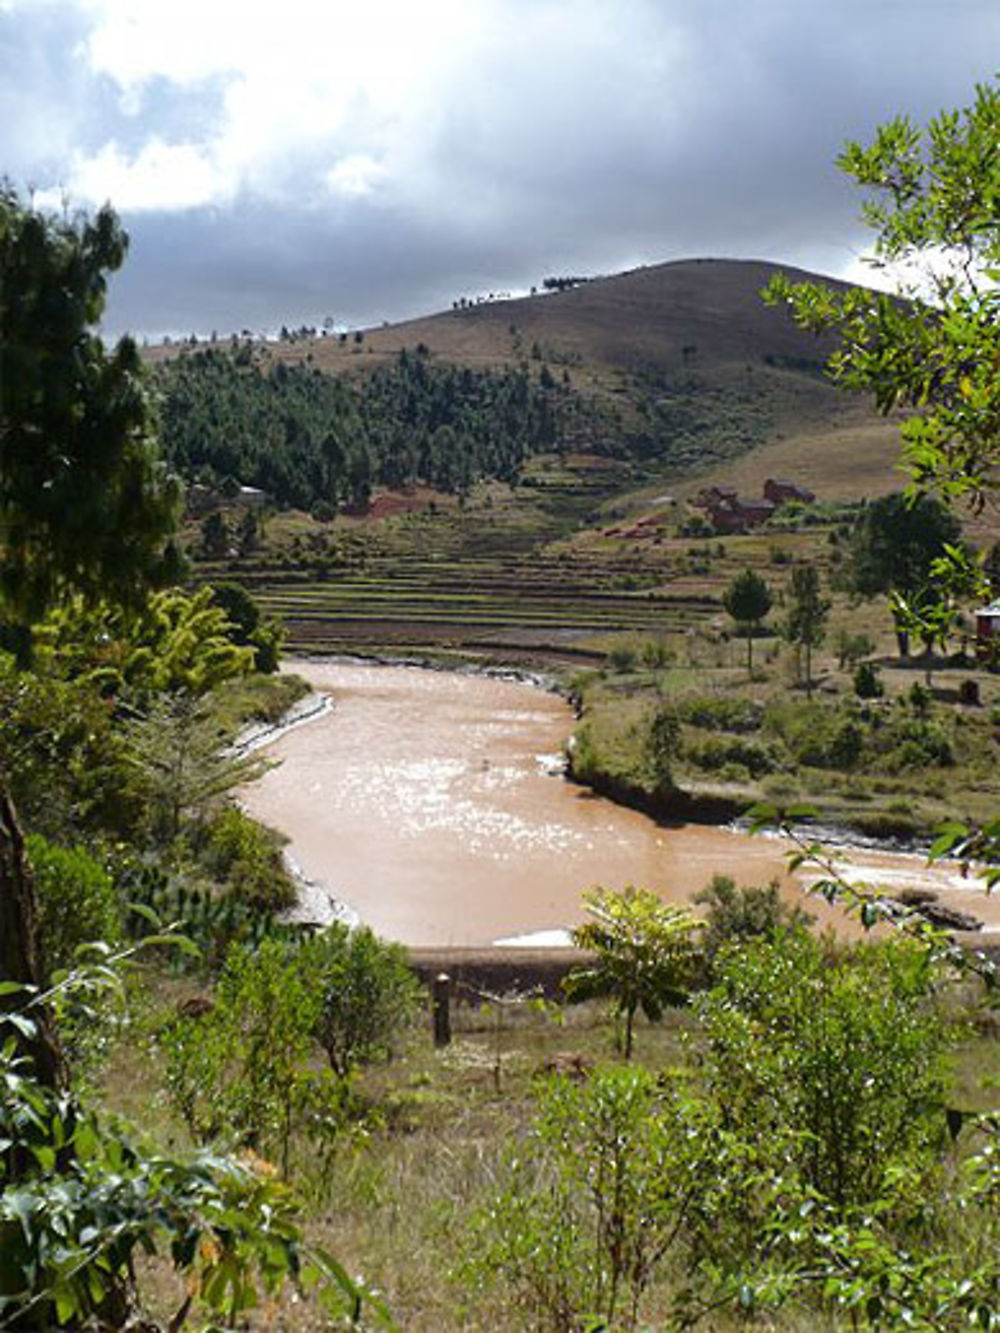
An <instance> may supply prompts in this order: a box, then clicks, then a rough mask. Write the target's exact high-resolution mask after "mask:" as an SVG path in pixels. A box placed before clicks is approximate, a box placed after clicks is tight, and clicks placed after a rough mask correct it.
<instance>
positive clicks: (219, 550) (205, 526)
mask: <svg viewBox="0 0 1000 1333" xmlns="http://www.w3.org/2000/svg"><path fill="white" fill-rule="evenodd" d="M229 542H230V532H229V523H228V521H227V520H226V516H225V514H223V513H222V512H221V510H218V509H216V510H215V511H214V512H213V513H211V514H208V515H206V517H205V518H203V519H202V521H201V549H202V553H203V554H204V555H205V556H207V557H208V559H209V560H219V559H221V558H222V557H223V556H224V555H226V554H227V552H228V551H229Z"/></svg>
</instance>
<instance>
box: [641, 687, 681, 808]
mask: <svg viewBox="0 0 1000 1333" xmlns="http://www.w3.org/2000/svg"><path fill="white" fill-rule="evenodd" d="M680 743H681V727H680V722H679V721H678V718H677V712H676V710H675V709H674V707H673V705H672V704H661V705H660V707H659V708H657V709H656V710H655V711H654V712H653V713H652V715H651V716H650V717H649V719H648V721H647V723H646V735H645V739H644V742H643V758H644V760H645V764H646V770H647V773H648V776H649V779H650V781H651V782H652V783H653V785H654V787H655V788H656V789H657V790H658V791H667V790H669V789H670V788H671V787H672V786H673V775H672V770H673V762H674V759H675V758H676V757H677V754H678V752H679V750H680Z"/></svg>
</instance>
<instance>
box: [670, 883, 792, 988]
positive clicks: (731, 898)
mask: <svg viewBox="0 0 1000 1333" xmlns="http://www.w3.org/2000/svg"><path fill="white" fill-rule="evenodd" d="M694 902H696V903H697V904H698V906H699V907H700V908H701V909H702V911H701V915H702V918H703V924H702V929H701V934H700V944H701V948H702V950H703V952H704V954H705V959H706V962H707V964H708V968H709V973H711V970H712V965H713V963H714V960H715V958H716V956H717V954H718V953H719V952H720V950H721V949H722V948H723V947H724V946H725V945H727V944H731V943H733V942H734V941H745V940H751V939H756V938H758V937H763V938H764V939H774V938H775V937H776V936H777V935H778V934H779V933H780V932H782V931H785V930H804V929H807V928H808V927H809V926H811V925H812V923H813V922H814V921H815V919H816V918H815V917H813V916H811V915H810V914H809V913H808V912H806V911H805V910H804V909H803V908H801V907H799V906H798V904H797V903H796V904H792V905H789V904H788V903H786V902H784V901H783V899H782V897H781V892H780V890H779V888H778V883H777V880H772V881H771V883H770V884H768V885H766V886H759V887H758V886H754V885H746V886H744V887H742V888H737V887H736V883H735V881H734V880H732V879H730V877H729V876H728V875H713V876H712V878H711V880H710V882H709V883H708V884H707V885H706V886H705V888H703V889H701V890H700V891H699V892H698V893H696V894H695V895H694Z"/></svg>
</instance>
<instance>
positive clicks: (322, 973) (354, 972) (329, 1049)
mask: <svg viewBox="0 0 1000 1333" xmlns="http://www.w3.org/2000/svg"><path fill="white" fill-rule="evenodd" d="M302 967H303V969H304V971H305V973H306V975H307V976H308V978H309V986H310V989H311V990H312V991H313V992H314V993H315V995H316V996H317V997H318V1001H319V1007H318V1011H317V1013H316V1017H315V1019H314V1022H313V1028H312V1031H313V1035H314V1036H315V1038H316V1041H317V1042H318V1043H319V1045H320V1046H321V1047H322V1049H323V1050H324V1051H325V1053H326V1057H327V1059H328V1060H329V1062H330V1068H331V1069H332V1070H333V1072H334V1073H335V1074H336V1075H337V1077H338V1078H341V1079H346V1078H347V1077H348V1076H349V1075H350V1073H351V1072H352V1070H354V1069H355V1068H356V1067H357V1066H358V1065H362V1064H369V1063H371V1061H373V1060H377V1059H381V1058H383V1057H386V1056H388V1055H389V1054H390V1053H391V1051H392V1048H393V1045H394V1043H395V1042H396V1040H397V1039H398V1037H399V1035H400V1033H401V1032H402V1031H403V1030H404V1029H405V1028H406V1027H407V1026H408V1024H409V1023H410V1022H411V1020H412V1018H413V1015H414V1013H415V1011H416V1008H417V1004H418V1000H419V996H420V987H419V985H418V983H417V981H416V978H415V977H414V975H413V973H412V972H411V971H410V969H409V966H408V964H407V958H406V950H405V949H404V948H403V946H402V945H400V944H393V943H390V942H389V941H387V940H380V939H379V938H378V936H377V935H375V934H374V933H373V932H372V931H371V930H370V929H369V928H368V927H367V926H359V927H357V928H356V929H354V930H349V929H348V928H347V926H345V925H342V924H340V923H339V922H338V923H335V924H334V925H332V926H328V927H327V929H326V930H324V931H323V932H322V934H320V935H317V936H316V937H315V938H314V939H312V940H310V941H309V942H308V943H307V944H306V945H305V946H304V948H303V951H302Z"/></svg>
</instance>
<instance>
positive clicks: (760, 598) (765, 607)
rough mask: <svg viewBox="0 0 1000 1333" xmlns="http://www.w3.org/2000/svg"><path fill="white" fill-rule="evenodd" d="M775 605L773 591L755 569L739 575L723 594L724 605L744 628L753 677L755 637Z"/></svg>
mask: <svg viewBox="0 0 1000 1333" xmlns="http://www.w3.org/2000/svg"><path fill="white" fill-rule="evenodd" d="M773 604H774V597H773V595H772V593H771V589H770V587H769V586H768V584H767V583H766V581H765V580H764V579H762V578H761V576H760V575H759V574H758V573H757V572H756V570H753V569H744V570H743V572H742V573H741V574H737V575H736V577H735V578H734V579H733V581H732V582H731V583H730V584H729V586H728V588H726V591H725V592H724V593H723V594H722V605H723V606H724V607H725V609H726V612H727V613H728V614H729V615H730V616H732V618H733V620H735V621H736V623H737V625H740V626H742V628H743V633H744V634H745V635H746V640H747V671H748V672H749V673H750V675H751V676H752V675H753V636H754V635H755V634H756V633H757V631H758V629H759V628H760V622H761V621H762V620H763V619H764V617H765V616H766V615H767V613H768V612H769V611H770V609H771V607H772V605H773Z"/></svg>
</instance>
